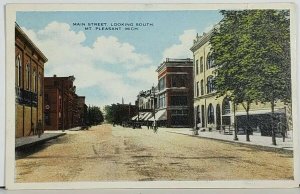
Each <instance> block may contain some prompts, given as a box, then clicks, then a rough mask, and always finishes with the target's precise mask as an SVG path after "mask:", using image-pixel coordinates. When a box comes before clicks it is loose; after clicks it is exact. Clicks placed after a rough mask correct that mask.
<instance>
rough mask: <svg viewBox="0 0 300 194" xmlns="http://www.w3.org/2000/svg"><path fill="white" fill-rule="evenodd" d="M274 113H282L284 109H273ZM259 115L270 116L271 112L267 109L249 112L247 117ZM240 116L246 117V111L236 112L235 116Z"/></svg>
mask: <svg viewBox="0 0 300 194" xmlns="http://www.w3.org/2000/svg"><path fill="white" fill-rule="evenodd" d="M274 113H284V109H277V110H276V109H275V110H274ZM261 114H272V112H271V110H269V109H265V110H253V111H249V115H261ZM241 115H247V113H246V111H243V112H236V116H241ZM223 116H226V115H223Z"/></svg>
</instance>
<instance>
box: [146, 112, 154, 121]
mask: <svg viewBox="0 0 300 194" xmlns="http://www.w3.org/2000/svg"><path fill="white" fill-rule="evenodd" d="M152 116H153V113H152V112H149V113H148V114H147V116H146V117H145V120H146V121H148V120H149V119H150V118H151V117H152Z"/></svg>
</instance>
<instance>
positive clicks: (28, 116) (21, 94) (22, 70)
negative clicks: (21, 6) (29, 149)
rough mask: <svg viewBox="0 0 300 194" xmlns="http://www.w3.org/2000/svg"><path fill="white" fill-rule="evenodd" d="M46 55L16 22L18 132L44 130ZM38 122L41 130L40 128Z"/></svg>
mask: <svg viewBox="0 0 300 194" xmlns="http://www.w3.org/2000/svg"><path fill="white" fill-rule="evenodd" d="M47 60H48V59H47V58H46V57H45V55H44V54H43V53H42V51H40V49H39V48H38V47H37V46H36V45H35V44H34V43H33V42H32V41H31V40H30V38H29V37H28V36H27V35H26V34H25V32H24V31H23V30H22V29H21V28H20V26H19V25H18V24H17V23H16V24H15V67H16V68H15V69H16V71H15V89H16V128H15V132H16V133H15V136H16V137H17V138H18V137H25V136H31V135H36V134H37V133H40V132H43V130H44V82H43V80H44V64H45V63H46V62H47ZM38 124H39V128H40V129H39V132H38V131H37V130H38V129H37V128H38V127H37V126H38Z"/></svg>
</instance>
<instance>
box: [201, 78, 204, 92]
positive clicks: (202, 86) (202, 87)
mask: <svg viewBox="0 0 300 194" xmlns="http://www.w3.org/2000/svg"><path fill="white" fill-rule="evenodd" d="M201 95H204V81H203V79H202V80H201Z"/></svg>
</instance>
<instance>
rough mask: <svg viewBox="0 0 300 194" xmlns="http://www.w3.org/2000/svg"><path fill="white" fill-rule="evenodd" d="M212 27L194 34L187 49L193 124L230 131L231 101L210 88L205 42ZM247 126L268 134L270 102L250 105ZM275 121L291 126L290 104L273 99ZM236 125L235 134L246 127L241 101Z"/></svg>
mask: <svg viewBox="0 0 300 194" xmlns="http://www.w3.org/2000/svg"><path fill="white" fill-rule="evenodd" d="M211 35H212V30H211V31H210V32H208V33H203V35H202V36H198V35H197V37H196V39H195V40H194V44H193V46H192V47H191V51H192V52H193V55H194V87H195V91H194V111H195V121H194V122H195V127H197V128H199V129H201V130H219V131H220V132H222V133H224V132H225V131H226V129H230V128H231V129H232V130H233V122H234V115H233V112H234V110H233V104H232V102H231V101H230V100H229V99H227V98H225V97H217V95H216V90H215V87H214V78H215V75H214V73H213V72H214V70H215V69H216V67H215V64H214V61H213V60H212V58H211V51H210V48H211V45H210V43H209V40H210V37H211ZM249 113H250V123H249V125H250V127H251V128H252V130H253V133H259V134H261V135H266V136H270V135H271V108H270V103H260V102H258V101H256V102H253V103H252V104H251V106H250V111H249ZM275 114H276V117H277V123H279V122H280V123H281V124H283V125H286V124H287V123H288V125H287V126H288V128H291V126H292V125H291V123H290V122H289V121H290V120H291V106H290V105H285V104H284V103H282V102H277V103H276V106H275ZM236 118H237V128H238V131H239V133H240V134H241V133H245V130H246V124H247V122H246V121H247V120H246V111H245V109H244V108H243V106H242V105H241V104H239V105H238V106H237V107H236Z"/></svg>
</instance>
